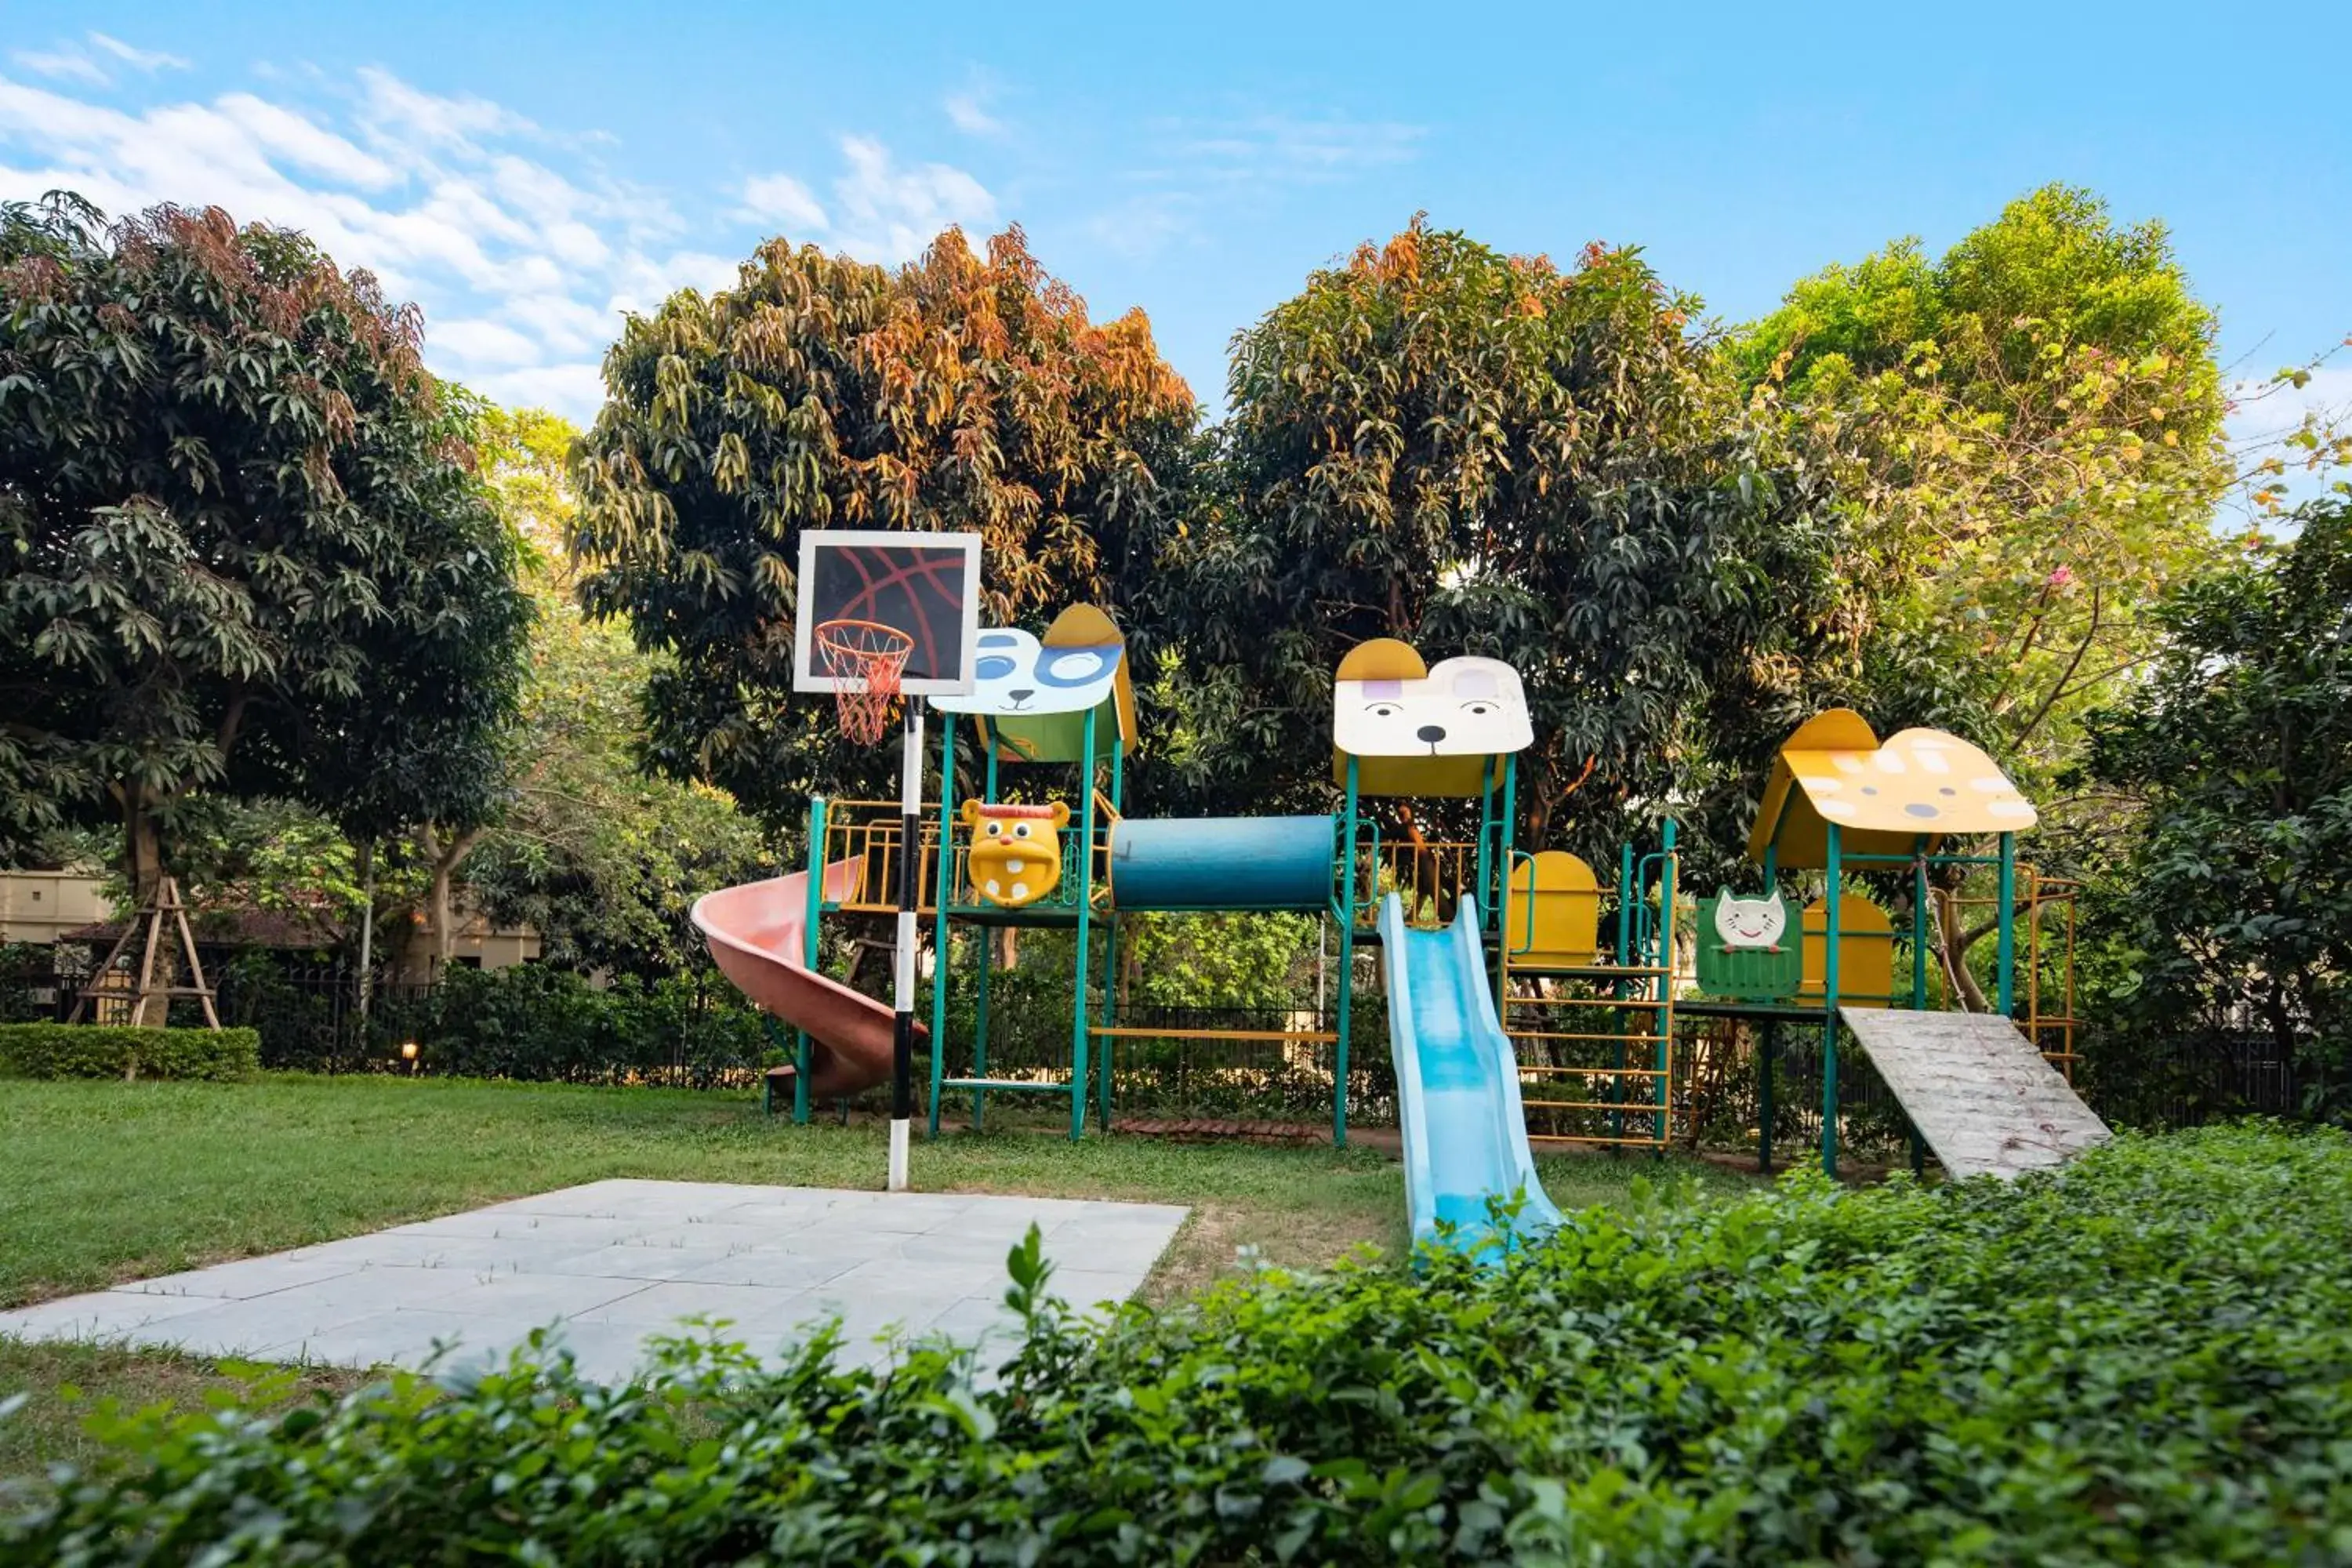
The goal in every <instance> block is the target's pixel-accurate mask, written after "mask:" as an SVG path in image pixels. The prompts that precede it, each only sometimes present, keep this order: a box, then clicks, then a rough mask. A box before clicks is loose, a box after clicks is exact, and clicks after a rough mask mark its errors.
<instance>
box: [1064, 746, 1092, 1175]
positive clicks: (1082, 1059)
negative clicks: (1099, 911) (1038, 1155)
mask: <svg viewBox="0 0 2352 1568" xmlns="http://www.w3.org/2000/svg"><path fill="white" fill-rule="evenodd" d="M1085 752H1086V762H1085V763H1084V765H1083V767H1082V769H1081V771H1080V773H1079V774H1078V778H1079V780H1080V781H1081V783H1082V784H1083V785H1084V787H1083V788H1082V789H1081V790H1080V791H1079V794H1080V795H1082V796H1084V798H1083V799H1082V800H1080V801H1079V803H1078V955H1077V968H1078V985H1077V994H1076V996H1074V997H1072V998H1071V1000H1070V1137H1071V1138H1072V1139H1073V1140H1076V1139H1079V1138H1084V1137H1085V1136H1086V1135H1087V1017H1088V1016H1089V1015H1088V1014H1087V981H1088V980H1089V979H1090V978H1091V973H1090V972H1091V970H1092V968H1093V965H1092V963H1089V962H1088V959H1089V952H1088V947H1089V942H1090V939H1091V938H1092V936H1093V934H1094V932H1093V915H1094V902H1095V716H1094V711H1093V710H1091V709H1089V710H1087V728H1086V745H1085Z"/></svg>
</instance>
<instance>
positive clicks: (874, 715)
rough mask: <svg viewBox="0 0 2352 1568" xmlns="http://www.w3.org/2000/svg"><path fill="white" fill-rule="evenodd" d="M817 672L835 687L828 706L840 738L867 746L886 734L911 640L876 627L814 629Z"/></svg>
mask: <svg viewBox="0 0 2352 1568" xmlns="http://www.w3.org/2000/svg"><path fill="white" fill-rule="evenodd" d="M812 640H813V641H814V643H815V645H816V667H817V672H818V673H819V674H821V675H824V676H826V677H829V678H830V679H833V680H834V681H835V682H837V683H838V684H836V685H835V688H834V692H833V696H834V701H835V705H836V706H837V707H838V708H839V710H840V713H841V732H842V733H843V734H845V735H847V736H848V737H849V738H850V739H851V740H853V741H855V742H857V743H858V744H859V745H861V746H870V745H872V744H873V743H874V742H877V741H878V740H880V739H881V738H882V737H883V736H884V735H885V734H887V733H888V732H889V729H890V710H891V709H892V708H893V707H895V706H896V705H897V703H898V677H899V674H900V673H901V672H902V671H903V670H905V668H907V656H908V654H910V653H912V652H913V651H914V649H915V639H914V638H913V637H909V636H908V635H907V634H906V633H905V632H902V631H900V630H899V629H898V627H896V626H884V625H882V624H881V623H880V622H878V621H848V620H844V621H826V622H824V624H823V625H821V626H818V627H817V628H816V631H815V634H814V637H813V639H812Z"/></svg>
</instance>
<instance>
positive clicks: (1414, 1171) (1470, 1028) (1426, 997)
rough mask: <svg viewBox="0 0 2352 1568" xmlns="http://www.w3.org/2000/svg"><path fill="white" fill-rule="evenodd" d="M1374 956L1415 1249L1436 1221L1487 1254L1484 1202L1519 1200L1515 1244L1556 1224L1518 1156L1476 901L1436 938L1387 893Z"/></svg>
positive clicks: (1518, 1129)
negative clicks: (1416, 927)
mask: <svg viewBox="0 0 2352 1568" xmlns="http://www.w3.org/2000/svg"><path fill="white" fill-rule="evenodd" d="M1381 953H1382V963H1384V964H1385V966H1386V976H1387V982H1388V1001H1389V1049H1390V1052H1391V1055H1393V1057H1394V1058H1395V1060H1396V1078H1397V1121H1398V1123H1399V1125H1400V1126H1401V1127H1402V1129H1403V1132H1404V1196H1405V1209H1406V1212H1407V1214H1408V1215H1410V1216H1411V1218H1412V1239H1413V1242H1414V1244H1415V1245H1416V1246H1418V1245H1420V1244H1421V1243H1423V1242H1425V1241H1431V1240H1434V1239H1435V1238H1436V1235H1437V1224H1438V1222H1439V1221H1440V1220H1444V1221H1448V1222H1450V1223H1451V1224H1452V1225H1454V1226H1456V1227H1457V1228H1456V1229H1455V1230H1454V1232H1453V1233H1452V1239H1453V1243H1454V1246H1456V1247H1460V1248H1462V1249H1463V1250H1465V1251H1468V1252H1471V1253H1473V1254H1479V1255H1485V1254H1487V1253H1488V1252H1490V1251H1491V1250H1493V1249H1494V1248H1495V1239H1494V1237H1493V1236H1492V1234H1491V1230H1490V1225H1489V1218H1488V1210H1487V1200H1488V1199H1489V1198H1490V1197H1496V1198H1501V1199H1505V1200H1507V1199H1509V1198H1510V1197H1511V1196H1512V1195H1513V1194H1524V1196H1523V1198H1522V1201H1521V1204H1520V1207H1519V1211H1518V1215H1517V1219H1516V1221H1515V1222H1514V1226H1515V1230H1514V1234H1515V1235H1516V1236H1526V1235H1529V1234H1533V1233H1537V1232H1540V1231H1545V1230H1549V1229H1550V1228H1551V1227H1552V1226H1557V1225H1558V1224H1559V1209H1558V1208H1557V1207H1555V1206H1554V1205H1553V1204H1552V1201H1551V1199H1550V1198H1549V1197H1547V1196H1546V1195H1545V1194H1544V1190H1543V1187H1542V1185H1541V1184H1539V1183H1538V1181H1537V1180H1536V1166H1535V1159H1534V1157H1533V1156H1532V1155H1531V1154H1530V1153H1529V1152H1528V1127H1527V1113H1526V1111H1525V1110H1524V1109H1523V1108H1522V1107H1521V1105H1520V1103H1519V1072H1518V1058H1517V1055H1516V1054H1514V1053H1513V1051H1512V1049H1511V1041H1510V1037H1508V1036H1507V1035H1505V1034H1504V1033H1503V1026H1502V1024H1501V1021H1500V1020H1498V1019H1497V1018H1496V1016H1495V998H1494V993H1493V992H1492V991H1490V990H1489V989H1488V980H1487V969H1486V951H1485V948H1484V946H1483V945H1482V944H1481V942H1479V939H1478V910H1477V906H1476V904H1475V901H1474V900H1469V899H1464V900H1462V904H1461V908H1460V910H1458V911H1457V912H1456V914H1455V916H1454V924H1453V925H1452V926H1451V927H1450V928H1448V929H1446V930H1444V931H1413V930H1411V929H1409V928H1407V926H1406V925H1405V923H1404V906H1403V905H1402V903H1401V902H1400V901H1399V900H1398V899H1397V896H1396V895H1395V894H1394V893H1391V894H1390V895H1389V896H1388V897H1387V898H1385V899H1383V900H1381Z"/></svg>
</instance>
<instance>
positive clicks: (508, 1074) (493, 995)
mask: <svg viewBox="0 0 2352 1568" xmlns="http://www.w3.org/2000/svg"><path fill="white" fill-rule="evenodd" d="M404 1026H406V1027H410V1028H413V1029H415V1032H416V1037H417V1040H418V1043H419V1046H420V1053H419V1059H420V1061H421V1063H422V1067H423V1070H425V1071H427V1072H443V1073H457V1074H461V1075H463V1076H465V1077H468V1078H508V1079H537V1080H554V1081H559V1082H564V1083H611V1082H617V1081H629V1080H636V1081H660V1082H665V1083H680V1084H689V1085H692V1086H693V1087H696V1088H706V1087H708V1086H709V1085H711V1084H713V1083H717V1082H719V1081H722V1080H724V1079H728V1078H730V1077H740V1076H746V1075H748V1074H749V1073H750V1072H751V1070H752V1069H753V1068H758V1067H760V1066H761V1065H762V1064H764V1063H765V1062H766V1061H767V1059H768V1058H769V1054H770V1050H771V1047H770V1045H769V1041H768V1033H767V1027H766V1024H765V1021H764V1018H763V1016H762V1015H761V1014H760V1013H759V1012H758V1011H757V1010H756V1009H754V1008H752V1007H751V1006H750V1005H747V1004H745V1003H744V1002H742V1001H741V999H740V998H739V997H738V996H737V995H736V994H735V993H734V991H733V989H732V988H731V987H730V986H728V985H727V984H726V983H725V982H724V981H719V980H716V979H712V978H710V977H709V976H704V977H702V978H700V979H699V980H698V978H697V977H696V976H694V975H691V974H677V975H670V976H668V977H667V978H665V979H661V980H657V981H655V982H654V983H653V984H645V983H643V982H641V981H639V980H638V979H636V978H635V976H633V975H625V976H623V977H622V978H621V979H619V980H616V981H614V983H613V984H611V985H610V986H608V987H606V988H604V989H603V990H599V989H597V988H596V987H594V986H592V985H590V984H588V982H587V981H586V980H585V979H583V977H581V976H580V975H578V974H575V973H572V972H571V971H570V970H564V969H557V968H554V967H552V966H551V965H547V964H538V963H525V964H519V965H517V966H515V967H513V968H511V969H491V970H480V969H452V970H450V971H449V972H448V973H446V975H445V976H444V977H443V978H442V981H441V983H440V984H438V985H436V986H435V987H434V989H433V992H432V994H431V996H430V997H429V998H428V999H427V1000H426V1003H425V1006H424V1007H423V1008H422V1010H421V1015H420V1016H415V1017H413V1018H408V1019H406V1020H404ZM379 1048H381V1047H379Z"/></svg>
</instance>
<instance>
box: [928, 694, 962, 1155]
mask: <svg viewBox="0 0 2352 1568" xmlns="http://www.w3.org/2000/svg"><path fill="white" fill-rule="evenodd" d="M955 732H956V716H955V715H954V714H952V713H948V712H942V713H940V865H939V873H938V875H937V876H936V877H934V878H933V879H932V880H931V908H932V911H933V913H932V917H931V1136H932V1137H934V1138H936V1137H938V1136H939V1135H940V1079H943V1078H945V1077H946V1076H947V1070H948V974H949V964H948V948H949V932H948V900H949V899H950V897H951V896H952V895H953V894H954V891H955Z"/></svg>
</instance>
